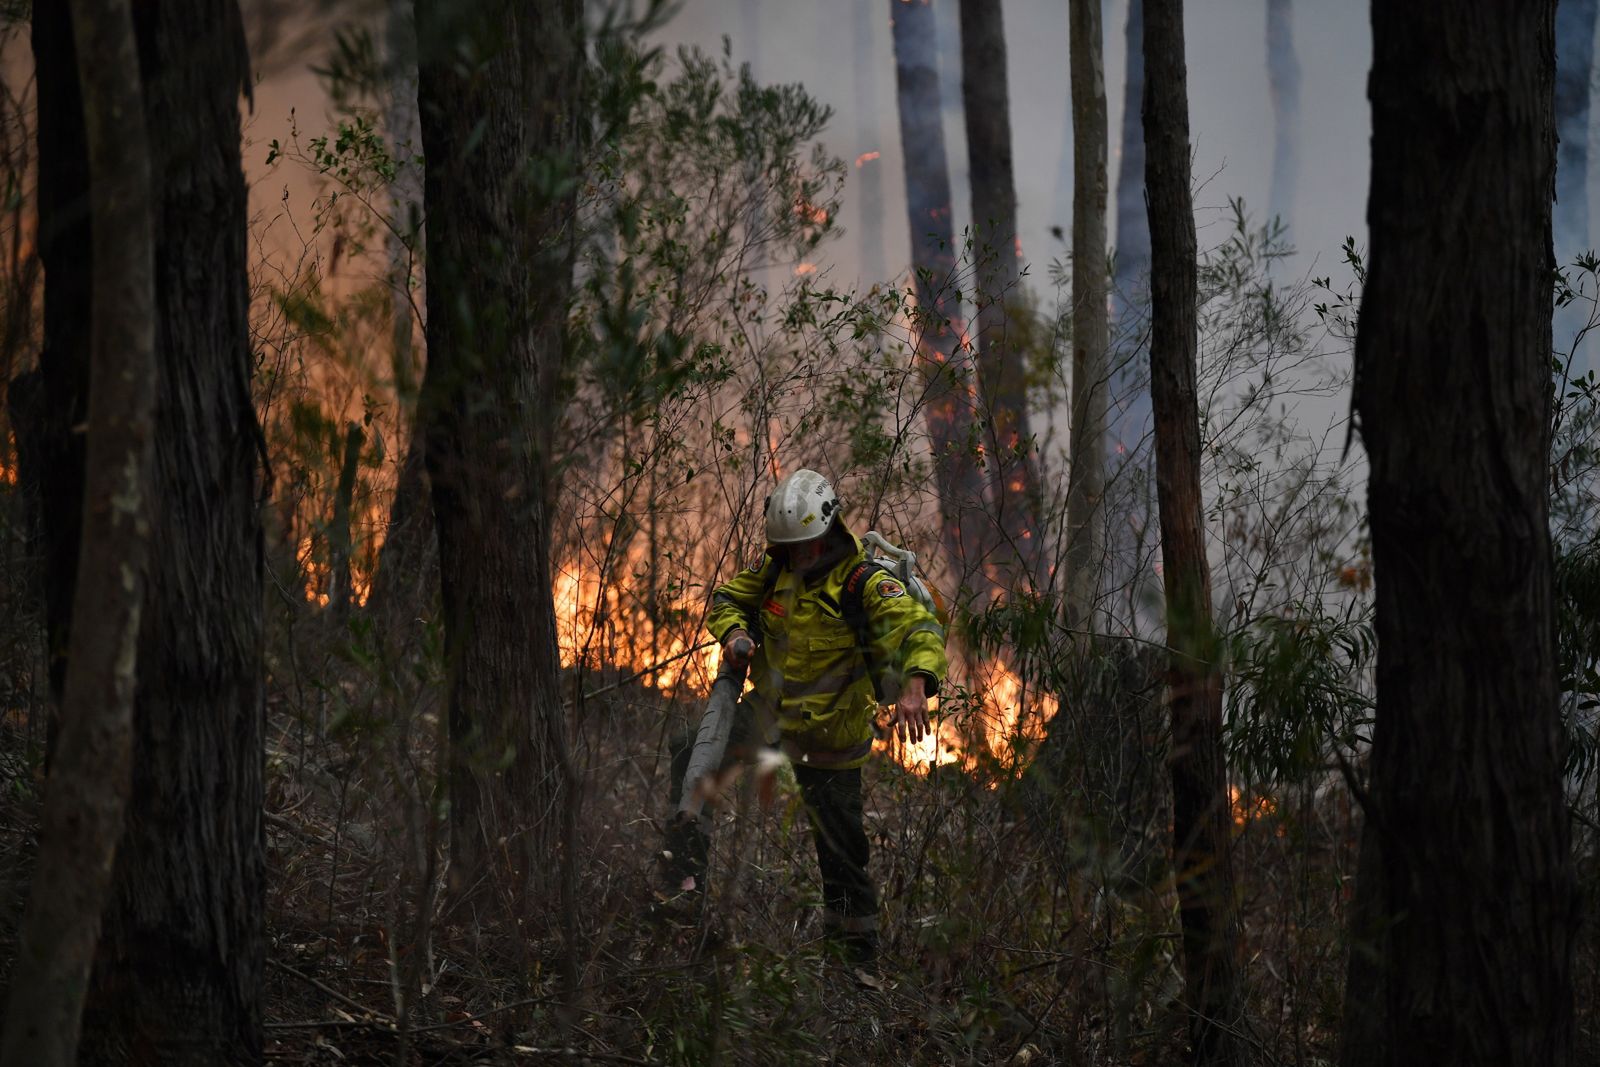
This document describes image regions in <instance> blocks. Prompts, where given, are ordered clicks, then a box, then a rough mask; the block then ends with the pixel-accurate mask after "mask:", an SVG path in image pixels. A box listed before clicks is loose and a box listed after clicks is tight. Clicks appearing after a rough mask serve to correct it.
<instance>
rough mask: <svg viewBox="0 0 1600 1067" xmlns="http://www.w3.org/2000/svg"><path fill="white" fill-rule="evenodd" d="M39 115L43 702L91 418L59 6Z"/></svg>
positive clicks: (64, 623) (75, 171)
mask: <svg viewBox="0 0 1600 1067" xmlns="http://www.w3.org/2000/svg"><path fill="white" fill-rule="evenodd" d="M33 55H34V66H35V68H36V71H37V75H36V80H37V84H38V94H39V98H38V107H39V132H38V139H39V182H38V197H39V261H40V262H41V263H42V264H43V265H44V271H45V286H44V347H43V350H42V351H41V352H40V354H39V377H40V379H41V382H40V385H41V388H33V387H31V386H30V387H29V388H27V389H25V390H23V392H24V394H25V395H26V396H27V397H28V398H30V399H31V400H32V401H33V402H32V403H29V404H26V405H25V406H26V407H27V408H29V409H31V410H30V412H29V414H30V415H31V416H32V417H30V418H29V419H28V420H27V422H26V424H25V426H24V425H19V427H18V429H19V431H20V430H24V429H26V432H25V433H19V435H18V444H19V445H20V446H22V448H23V449H24V450H25V452H27V453H29V455H25V456H24V459H23V462H24V466H25V468H31V469H32V470H33V471H36V472H37V475H38V481H37V485H38V491H39V505H40V519H41V525H42V527H43V535H44V536H43V542H44V562H45V583H44V587H45V619H46V626H47V630H48V644H49V657H50V695H51V697H52V698H53V702H54V703H55V705H56V706H57V707H59V706H60V704H61V701H62V697H63V694H64V692H65V687H66V677H67V675H66V669H67V638H68V634H69V631H70V622H71V619H72V594H73V590H74V589H75V588H76V587H77V573H78V546H79V545H80V544H81V543H82V540H83V528H82V514H83V466H84V451H83V446H84V438H83V435H82V434H78V433H73V432H72V427H74V426H81V425H83V422H84V420H85V419H86V418H88V410H89V318H90V317H89V315H87V314H85V309H86V308H87V307H88V305H89V300H90V292H91V285H92V282H91V280H90V275H91V273H92V271H93V266H94V245H93V240H94V238H93V235H92V233H91V231H90V223H89V150H88V147H87V145H86V144H85V142H84V129H83V98H82V97H81V95H80V94H79V90H78V68H77V60H76V56H77V51H76V49H75V48H74V46H73V43H72V19H71V16H70V14H69V13H68V10H67V5H65V4H43V5H40V7H39V9H38V10H37V11H35V12H34V17H33Z"/></svg>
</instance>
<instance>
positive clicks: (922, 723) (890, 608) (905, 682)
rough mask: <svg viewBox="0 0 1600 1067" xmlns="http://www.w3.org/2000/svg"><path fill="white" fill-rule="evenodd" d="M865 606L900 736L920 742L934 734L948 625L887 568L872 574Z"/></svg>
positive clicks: (876, 658) (877, 662) (875, 659)
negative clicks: (932, 706)
mask: <svg viewBox="0 0 1600 1067" xmlns="http://www.w3.org/2000/svg"><path fill="white" fill-rule="evenodd" d="M862 606H863V607H864V608H865V609H866V613H867V623H868V625H867V630H868V637H869V638H870V640H871V643H872V662H873V663H874V664H875V665H876V666H877V669H878V670H879V671H880V672H881V677H880V678H879V679H878V683H879V690H880V692H882V693H884V694H886V695H888V696H891V697H893V698H894V706H895V714H894V729H895V731H896V732H897V733H898V734H899V736H900V739H901V740H902V741H906V742H909V743H913V744H914V743H916V742H918V741H920V740H922V738H923V737H925V736H926V735H927V733H928V730H929V722H928V698H929V697H931V696H935V695H937V694H938V692H939V684H940V683H941V682H942V681H944V676H945V672H946V671H947V670H948V669H949V665H948V663H947V662H946V660H945V654H944V630H943V629H942V628H941V627H940V626H939V620H937V619H935V618H934V617H933V613H932V612H930V611H929V610H928V609H927V608H925V607H923V606H922V604H921V603H919V602H918V601H917V599H916V598H915V597H913V596H911V595H910V594H909V593H908V592H907V591H906V590H905V588H904V587H903V586H902V585H901V584H900V582H899V581H898V580H896V579H895V578H894V577H893V576H891V575H889V574H886V573H883V572H879V573H877V574H874V575H873V576H872V577H870V578H868V579H867V583H866V588H865V590H863V593H862Z"/></svg>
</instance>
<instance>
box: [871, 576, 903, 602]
mask: <svg viewBox="0 0 1600 1067" xmlns="http://www.w3.org/2000/svg"><path fill="white" fill-rule="evenodd" d="M905 595H906V588H905V586H903V585H901V584H900V583H899V582H897V581H895V580H894V579H893V578H885V579H884V580H883V581H881V582H879V583H878V596H879V597H881V598H883V599H884V600H889V599H892V598H894V597H897V596H905Z"/></svg>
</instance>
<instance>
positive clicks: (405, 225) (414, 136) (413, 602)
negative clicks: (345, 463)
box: [368, 0, 437, 633]
mask: <svg viewBox="0 0 1600 1067" xmlns="http://www.w3.org/2000/svg"><path fill="white" fill-rule="evenodd" d="M384 43H385V53H386V55H385V62H384V71H385V73H386V75H387V82H388V84H387V86H386V88H387V94H386V98H385V100H384V112H383V117H384V128H385V132H386V133H387V135H388V141H389V152H390V155H391V156H392V157H393V159H394V160H395V162H396V163H397V164H398V167H397V170H396V175H395V180H394V181H393V182H392V183H390V186H389V196H390V206H389V215H390V228H389V229H388V230H387V231H385V233H384V252H385V258H386V259H387V260H388V271H389V307H390V338H391V339H392V343H393V349H392V351H391V354H390V366H391V368H392V372H393V377H394V386H395V399H396V403H397V406H398V409H399V413H400V417H399V424H400V429H401V431H402V433H404V434H405V441H406V444H405V451H404V453H403V457H402V459H401V463H400V470H399V474H398V478H397V483H396V486H395V493H394V498H393V500H392V501H391V503H390V505H389V523H388V527H387V530H386V533H385V536H384V539H383V544H382V546H381V547H380V548H379V557H378V569H377V573H376V574H375V575H374V576H373V582H372V593H371V596H370V598H369V600H368V604H369V605H370V606H371V607H372V608H373V610H374V613H375V614H376V615H377V616H378V618H379V619H380V620H382V621H380V623H379V626H380V628H382V629H383V630H384V631H385V632H386V633H387V632H390V631H393V630H396V629H398V630H400V631H401V632H404V631H406V630H409V629H410V627H409V625H408V624H407V623H406V622H404V621H403V620H407V619H412V618H416V617H417V616H418V615H419V614H420V610H419V609H420V608H421V606H422V604H423V603H424V602H425V601H426V600H427V599H428V598H429V597H431V595H432V593H433V591H434V590H436V589H437V585H436V582H437V559H436V552H435V540H434V532H433V521H432V516H431V515H430V514H429V508H428V494H429V488H428V471H427V464H426V463H425V461H424V458H423V456H424V453H425V452H426V443H425V440H424V437H423V433H422V426H421V424H420V422H419V421H418V420H417V418H416V408H417V389H418V384H419V382H418V379H419V378H420V375H421V370H422V359H421V352H420V351H419V348H418V345H417V343H416V335H417V327H418V321H417V320H418V317H419V316H418V315H417V310H418V308H417V302H418V300H419V298H420V295H421V294H420V290H419V288H418V285H417V283H418V281H419V280H420V278H421V275H422V270H421V257H420V255H419V253H420V252H421V250H422V166H423V163H422V129H421V126H420V120H419V119H418V117H417V27H416V19H415V15H414V12H413V4H412V0H389V4H388V10H387V12H386V19H385V26H384Z"/></svg>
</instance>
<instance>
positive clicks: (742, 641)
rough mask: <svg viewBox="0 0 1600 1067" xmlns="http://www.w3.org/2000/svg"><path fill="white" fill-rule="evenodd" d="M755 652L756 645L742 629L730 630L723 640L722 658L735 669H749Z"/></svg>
mask: <svg viewBox="0 0 1600 1067" xmlns="http://www.w3.org/2000/svg"><path fill="white" fill-rule="evenodd" d="M755 652H756V643H755V642H754V641H753V640H751V638H750V635H749V634H748V633H746V632H745V631H744V630H743V629H742V628H740V627H735V628H733V629H732V630H729V631H728V634H727V636H726V637H724V638H723V639H722V657H723V659H725V660H726V661H727V662H729V663H731V664H732V665H733V666H735V667H748V666H749V665H750V657H752V656H754V655H755Z"/></svg>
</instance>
